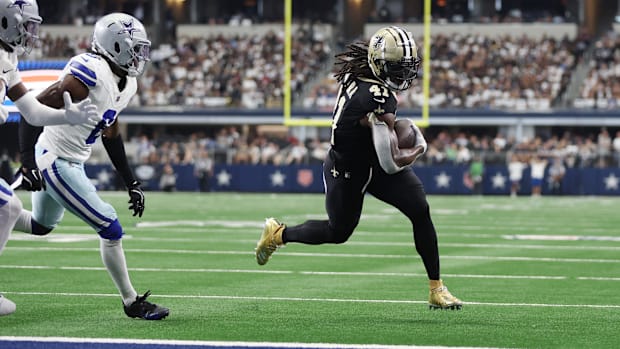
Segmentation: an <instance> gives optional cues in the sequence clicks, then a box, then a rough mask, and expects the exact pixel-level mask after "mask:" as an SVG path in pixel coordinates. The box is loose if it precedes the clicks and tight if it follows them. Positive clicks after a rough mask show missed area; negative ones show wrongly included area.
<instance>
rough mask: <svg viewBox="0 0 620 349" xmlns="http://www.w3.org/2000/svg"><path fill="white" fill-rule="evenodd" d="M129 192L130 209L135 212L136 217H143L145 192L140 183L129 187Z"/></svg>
mask: <svg viewBox="0 0 620 349" xmlns="http://www.w3.org/2000/svg"><path fill="white" fill-rule="evenodd" d="M127 189H128V192H129V201H128V203H129V209H130V210H133V215H134V217H135V216H136V215H138V216H139V217H142V213H144V192H143V191H142V188H140V182H138V181H133V182H132V183H131V184H130V185H128V186H127Z"/></svg>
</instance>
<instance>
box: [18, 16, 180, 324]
mask: <svg viewBox="0 0 620 349" xmlns="http://www.w3.org/2000/svg"><path fill="white" fill-rule="evenodd" d="M150 46H151V42H150V41H149V40H148V38H147V33H146V31H145V29H144V26H143V25H142V23H140V21H139V20H137V19H136V18H134V17H132V16H130V15H127V14H123V13H112V14H109V15H106V16H104V17H102V18H101V19H99V20H98V21H97V23H95V29H94V34H93V39H92V52H91V53H83V54H80V55H77V56H75V57H73V58H71V60H70V61H69V62H68V63H67V65H66V67H65V68H64V70H63V72H62V74H61V76H60V79H59V81H57V82H56V83H54V84H53V85H51V86H50V87H48V88H47V89H46V90H45V91H43V92H42V93H41V94H40V95H39V96H38V98H39V99H40V100H41V101H42V102H43V103H45V104H47V105H48V106H51V107H59V106H60V105H62V95H63V93H64V92H65V91H68V92H70V93H71V96H73V98H74V99H76V100H81V99H85V98H87V97H89V98H90V99H91V100H92V101H93V103H94V104H96V105H97V107H98V110H99V112H100V114H101V115H102V117H103V120H101V121H100V122H99V123H98V124H97V125H94V126H93V125H59V126H47V127H45V128H44V129H43V132H42V133H41V135H40V136H39V138H38V141H37V142H36V147H35V149H34V153H35V157H36V165H35V164H34V161H33V154H32V153H33V152H32V144H34V142H33V141H34V139H35V138H36V134H37V132H36V128H33V127H32V126H29V125H26V124H21V125H20V138H21V139H23V140H24V142H21V141H20V148H21V151H22V161H23V166H24V167H26V168H33V167H38V168H39V169H40V170H41V173H42V174H43V178H44V182H45V184H46V188H45V189H44V190H43V191H39V192H34V193H33V194H32V205H33V210H32V215H31V216H29V215H28V216H26V215H23V216H22V217H20V218H19V221H20V222H21V223H22V224H19V225H20V227H19V228H21V229H17V226H16V230H21V231H24V232H28V233H32V234H35V235H45V234H48V233H49V232H50V231H51V230H52V229H54V227H56V225H57V224H58V223H59V222H60V220H61V219H62V216H63V213H64V211H65V209H66V210H69V211H70V212H72V213H73V214H75V215H76V216H78V217H79V218H81V219H82V220H83V221H84V222H86V223H87V224H88V225H90V226H91V227H92V228H93V229H95V231H96V232H97V233H98V234H99V236H100V238H101V239H100V240H101V242H100V248H101V257H102V260H103V264H104V265H105V266H106V268H107V270H108V273H109V274H110V276H111V277H112V280H113V281H114V284H115V285H116V287H117V289H118V291H119V293H120V295H121V297H122V299H123V306H124V310H125V313H126V314H127V316H129V317H135V318H141V319H145V320H159V319H163V318H165V317H166V316H168V313H169V310H168V309H167V308H164V307H160V306H158V305H156V304H153V303H150V302H148V301H146V298H147V297H148V295H149V294H150V292H146V293H145V294H144V295H143V296H138V294H137V292H136V291H135V289H134V288H133V286H132V284H131V281H130V279H129V273H128V272H127V265H126V262H125V254H124V251H123V247H122V244H121V238H122V236H123V228H122V227H121V225H120V223H119V221H118V218H117V214H116V211H115V210H114V208H113V207H112V206H111V205H110V204H108V203H106V202H104V201H103V200H102V199H101V198H100V197H99V195H98V194H97V192H96V189H95V187H94V186H93V184H92V183H91V182H90V180H89V178H88V177H87V176H86V173H85V172H84V162H85V161H86V160H87V159H88V158H89V156H90V153H91V146H92V144H93V143H94V142H95V141H96V140H97V138H99V136H102V142H103V144H104V147H105V149H106V151H107V153H108V156H109V157H110V160H111V161H112V164H113V165H114V167H115V168H116V170H117V171H118V173H119V174H120V175H121V177H122V178H123V180H124V181H125V184H126V186H127V189H128V191H129V198H130V200H129V203H130V206H129V209H131V210H133V215H134V216H136V215H139V216H140V217H141V216H142V213H143V212H144V193H143V192H142V189H141V188H140V182H138V181H137V180H136V179H135V178H134V176H133V173H132V171H131V169H130V167H129V164H128V162H127V158H126V156H125V148H124V145H123V140H122V137H121V135H120V132H119V126H118V114H119V113H120V112H121V111H122V110H123V109H124V108H125V107H126V106H127V104H128V103H129V101H130V99H131V98H132V97H133V96H134V95H135V94H136V91H137V82H136V77H137V76H139V75H140V74H141V73H142V71H143V70H144V66H145V63H146V62H147V61H148V60H149V50H150Z"/></svg>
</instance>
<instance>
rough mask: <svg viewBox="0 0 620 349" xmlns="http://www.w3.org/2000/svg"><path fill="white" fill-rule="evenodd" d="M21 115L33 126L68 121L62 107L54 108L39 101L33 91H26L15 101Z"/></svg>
mask: <svg viewBox="0 0 620 349" xmlns="http://www.w3.org/2000/svg"><path fill="white" fill-rule="evenodd" d="M15 106H16V107H17V109H19V112H20V113H21V114H22V116H23V117H24V118H25V119H26V120H27V121H28V122H29V123H30V124H31V125H34V126H50V125H60V124H66V123H68V121H67V119H66V117H65V110H64V109H54V108H50V107H48V106H46V105H45V104H42V103H41V102H39V101H38V100H37V99H36V98H35V96H34V92H32V91H31V92H28V93H26V94H25V95H23V96H21V97H20V98H19V99H18V100H16V101H15Z"/></svg>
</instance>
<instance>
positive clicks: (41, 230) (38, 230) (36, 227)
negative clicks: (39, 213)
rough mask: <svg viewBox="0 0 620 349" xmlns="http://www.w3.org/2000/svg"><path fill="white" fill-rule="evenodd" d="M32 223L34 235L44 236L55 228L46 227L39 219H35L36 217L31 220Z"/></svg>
mask: <svg viewBox="0 0 620 349" xmlns="http://www.w3.org/2000/svg"><path fill="white" fill-rule="evenodd" d="M30 224H31V226H32V235H39V236H43V235H47V234H49V233H50V232H51V231H52V230H54V228H50V227H46V226H44V225H42V224H39V223H37V221H35V220H34V219H32V220H30Z"/></svg>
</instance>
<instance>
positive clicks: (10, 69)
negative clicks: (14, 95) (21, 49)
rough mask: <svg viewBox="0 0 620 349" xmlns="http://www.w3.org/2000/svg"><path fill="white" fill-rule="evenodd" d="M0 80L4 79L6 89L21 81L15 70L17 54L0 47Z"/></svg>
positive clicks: (17, 71)
mask: <svg viewBox="0 0 620 349" xmlns="http://www.w3.org/2000/svg"><path fill="white" fill-rule="evenodd" d="M0 80H2V81H4V84H5V86H6V89H7V91H8V90H10V89H11V88H12V87H13V86H15V85H17V84H19V83H20V82H22V79H21V77H20V76H19V70H17V55H16V54H15V53H10V52H7V51H5V50H2V49H0Z"/></svg>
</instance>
